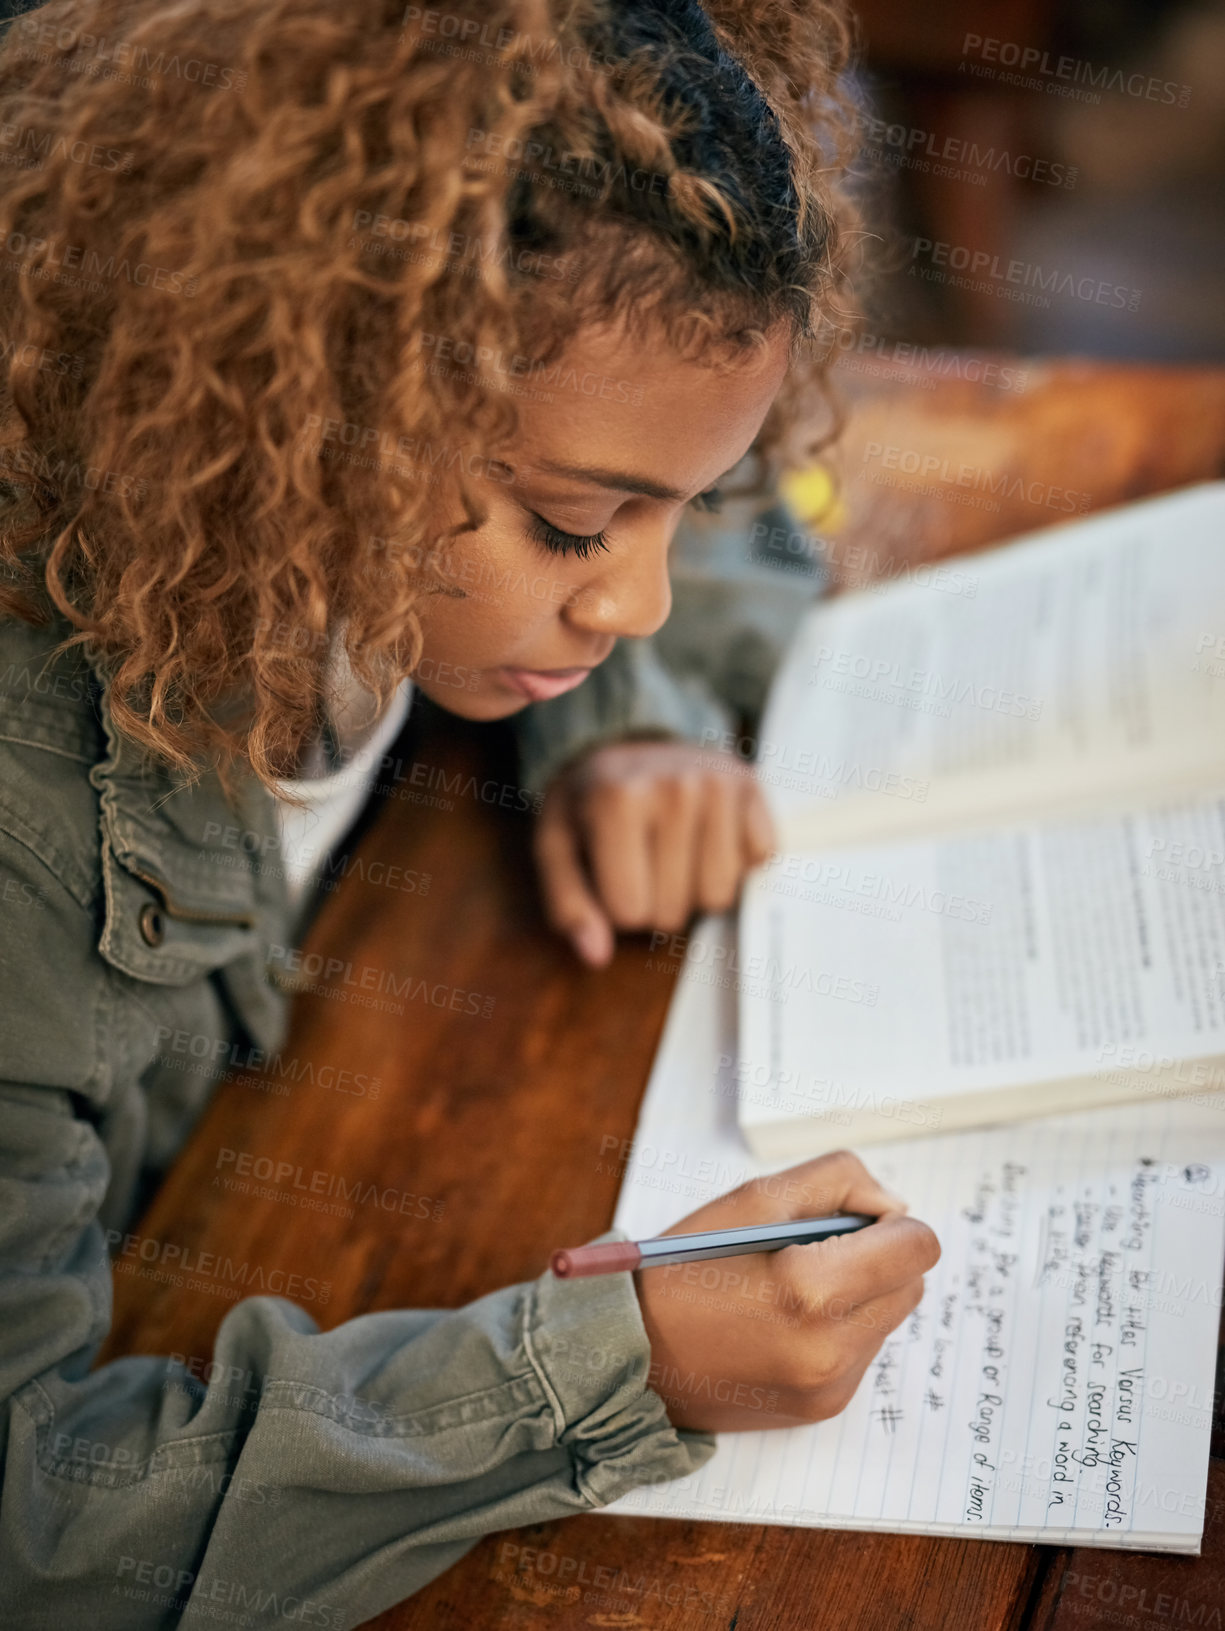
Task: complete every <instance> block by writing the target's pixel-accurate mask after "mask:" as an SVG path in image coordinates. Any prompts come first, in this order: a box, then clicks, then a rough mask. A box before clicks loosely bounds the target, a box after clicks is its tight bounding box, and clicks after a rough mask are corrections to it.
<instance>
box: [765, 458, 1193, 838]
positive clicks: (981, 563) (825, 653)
mask: <svg viewBox="0 0 1225 1631" xmlns="http://www.w3.org/2000/svg"><path fill="white" fill-rule="evenodd" d="M1223 535H1225V484H1220V483H1217V484H1213V485H1209V486H1203V487H1197V488H1192V489H1190V490H1188V491H1186V492H1183V493H1177V494H1174V495H1173V496H1170V497H1166V498H1160V499H1154V500H1149V501H1147V502H1145V503H1143V504H1136V505H1129V506H1127V507H1126V508H1123V509H1119V510H1116V511H1113V512H1109V513H1107V514H1104V515H1102V516H1099V517H1094V518H1092V519H1090V520H1087V521H1083V522H1078V523H1075V524H1072V525H1068V526H1060V527H1057V528H1054V529H1051V530H1049V531H1046V532H1042V533H1039V534H1036V535H1034V536H1032V537H1029V538H1025V539H1021V540H1018V541H1017V542H1015V543H1012V544H1007V545H1003V546H1001V547H999V548H996V549H992V550H989V551H985V552H983V553H981V554H977V555H966V556H958V557H955V558H954V559H952V560H950V561H947V562H940V563H937V564H936V565H935V566H933V567H931V568H929V569H926V570H925V571H924V572H923V573H920V574H916V575H915V578H914V581H905V580H902V581H893V582H890V583H887V584H885V585H883V586H881V588H880V589H879V590H875V591H874V590H871V589H870V590H866V591H861V592H859V593H857V594H854V595H848V596H847V597H846V598H845V599H842V600H834V601H832V602H828V603H822V604H819V605H818V606H816V607H815V608H814V609H813V610H812V611H811V612H810V613H809V614H808V616H807V617H806V618H805V620H804V623H803V624H802V625H801V627H800V630H799V632H798V634H797V635H796V637H795V639H794V641H793V642H792V645H791V648H790V650H789V652H788V655H787V657H786V659H785V660H784V662H783V664H782V666H781V668H780V670H779V673H778V675H777V676H776V679H775V682H774V685H773V687H772V689H771V693H770V699H769V702H768V704H767V707H766V711H765V716H764V718H763V721H762V727H761V736H760V741H759V743H758V751H757V754H756V758H757V762H758V774H759V776H760V777H761V780H762V783H763V786H764V788H765V791H766V793H767V796H768V798H769V799H770V801H771V805H772V807H773V809H774V812H775V814H776V816H777V818H778V821H779V824H780V828H781V832H782V847H783V848H787V849H804V848H821V847H826V846H828V845H831V844H842V843H860V842H864V841H866V840H868V839H871V838H874V837H877V836H886V835H893V834H896V835H904V834H916V833H920V832H933V831H939V830H944V829H946V828H948V827H951V826H957V825H966V824H973V823H976V822H979V821H982V820H985V819H989V818H992V817H995V818H997V819H998V818H1000V817H1001V816H1003V817H1005V818H1008V817H1012V816H1015V815H1016V814H1017V813H1029V814H1035V815H1036V814H1042V813H1047V812H1052V811H1056V810H1074V809H1081V808H1088V807H1094V806H1097V805H1100V804H1102V803H1104V802H1106V801H1109V800H1111V799H1118V798H1120V797H1122V796H1126V795H1131V794H1133V793H1134V792H1135V791H1136V790H1137V789H1141V788H1144V787H1148V788H1150V789H1151V788H1160V789H1162V790H1163V791H1166V792H1169V793H1176V792H1179V791H1183V792H1186V791H1192V790H1194V789H1195V788H1197V787H1202V786H1204V785H1208V784H1210V783H1212V782H1214V781H1219V780H1222V779H1225V549H1223V548H1222V546H1221V539H1222V536H1223Z"/></svg>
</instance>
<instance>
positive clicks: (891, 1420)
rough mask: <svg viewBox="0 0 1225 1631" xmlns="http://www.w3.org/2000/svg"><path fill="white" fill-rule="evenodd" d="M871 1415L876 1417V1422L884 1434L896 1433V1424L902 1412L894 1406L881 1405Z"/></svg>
mask: <svg viewBox="0 0 1225 1631" xmlns="http://www.w3.org/2000/svg"><path fill="white" fill-rule="evenodd" d="M872 1414H873V1415H874V1416H875V1417H876V1419H877V1421H879V1422H880V1424H881V1426H882V1427H883V1428H884V1429H885V1431H886V1433H896V1432H897V1424H898V1422H900V1421H901V1419H902V1412H901V1411H900V1410H899V1409H898V1407H897V1406H896V1405H892V1404H886V1405H882V1406H881V1408H880V1409H879V1410H874V1411H873V1412H872Z"/></svg>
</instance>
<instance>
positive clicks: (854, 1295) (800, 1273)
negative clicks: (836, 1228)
mask: <svg viewBox="0 0 1225 1631" xmlns="http://www.w3.org/2000/svg"><path fill="white" fill-rule="evenodd" d="M939 1260H940V1242H939V1241H938V1240H937V1239H936V1236H935V1235H934V1233H933V1232H932V1231H931V1229H929V1228H928V1226H927V1224H925V1223H921V1222H920V1221H919V1219H918V1218H909V1217H905V1216H903V1214H902V1213H900V1212H888V1213H886V1214H885V1216H884V1217H883V1218H881V1219H879V1221H878V1222H876V1223H873V1224H869V1226H868V1227H867V1228H866V1229H858V1230H856V1232H855V1233H854V1234H850V1235H833V1236H831V1237H830V1239H828V1240H818V1241H814V1242H813V1243H812V1244H811V1245H808V1246H788V1247H786V1248H785V1249H784V1250H783V1251H781V1252H779V1253H778V1268H779V1275H780V1278H782V1279H784V1280H786V1281H787V1282H788V1283H789V1284H790V1285H791V1286H792V1287H793V1288H795V1290H796V1291H797V1292H798V1294H799V1295H800V1296H801V1297H802V1298H803V1299H804V1301H805V1302H806V1303H808V1302H811V1303H813V1305H814V1306H816V1307H817V1308H818V1312H819V1311H820V1306H821V1305H823V1306H825V1307H827V1308H830V1309H836V1308H838V1307H843V1308H855V1307H858V1306H860V1305H861V1304H863V1303H870V1302H873V1301H875V1300H876V1299H877V1298H880V1297H885V1296H888V1295H889V1294H890V1293H891V1292H894V1291H897V1290H899V1289H900V1288H901V1287H902V1286H904V1285H905V1284H906V1283H907V1282H908V1281H910V1280H914V1279H917V1278H918V1277H919V1276H920V1275H923V1274H926V1273H927V1272H928V1270H929V1269H932V1268H934V1267H935V1266H936V1264H937V1262H939Z"/></svg>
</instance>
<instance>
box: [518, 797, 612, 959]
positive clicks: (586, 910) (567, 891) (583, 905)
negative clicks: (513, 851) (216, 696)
mask: <svg viewBox="0 0 1225 1631" xmlns="http://www.w3.org/2000/svg"><path fill="white" fill-rule="evenodd" d="M533 841H534V847H535V853H536V866H537V869H538V871H539V873H540V885H541V890H542V893H543V895H544V905H545V914H546V916H547V917H548V920H549V922H550V923H551V924H552V925H553V927H554V928H555V929H556V930H557V931H558V932H559V933H560V934H564V935H565V936H566V938H567V939H568V940H569V941H570V942H571V944H572V945H573V946H574V948H575V950H576V951H577V952H578V954H579V956H580V957H581V958H582V959H583V961H584V962H586V963H591V964H592V965H594V966H595V967H600V966H602V965H603V964H605V963H607V962H608V960H609V958H610V957H611V956H612V953H613V930H612V924H611V923H610V922H609V921H608V917H607V914H606V913H605V912H604V910H603V908H602V907H601V905H600V903H599V901H598V900H597V899H596V896H595V894H594V893H593V891H592V889H591V886H590V885H589V883H588V881H587V874H586V871H585V870H584V867H583V860H582V855H581V853H580V851H579V841H578V834H577V832H576V831H575V829H574V826H573V824H572V822H571V819H570V814H569V809H568V806H567V803H566V801H565V800H564V799H562V798H556V799H553V800H547V799H546V801H545V805H544V808H543V809H542V810H541V812H540V818H539V820H538V821H537V823H536V831H535V834H534V840H533Z"/></svg>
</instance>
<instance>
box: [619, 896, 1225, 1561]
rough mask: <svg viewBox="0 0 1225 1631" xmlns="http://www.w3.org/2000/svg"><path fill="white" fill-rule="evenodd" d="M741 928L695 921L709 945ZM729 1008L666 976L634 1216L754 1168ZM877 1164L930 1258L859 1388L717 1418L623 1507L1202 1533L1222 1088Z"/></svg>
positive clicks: (1022, 1534)
mask: <svg viewBox="0 0 1225 1631" xmlns="http://www.w3.org/2000/svg"><path fill="white" fill-rule="evenodd" d="M731 933H732V930H731V926H730V924H729V923H728V922H727V921H726V920H724V919H708V920H706V921H705V922H704V923H703V924H702V925H701V926H700V928H699V930H698V935H699V936H700V937H703V939H704V941H705V944H706V947H707V949H708V950H711V949H713V948H714V947H715V946H717V945H718V944H720V943H724V944H730V936H731ZM690 961H691V963H692V965H693V967H694V968H695V969H700V968H701V967H702V966H710V965H711V963H712V961H715V960H714V959H712V958H711V957H709V956H707V957H705V958H698V957H695V958H692V959H691V960H690ZM735 1010H736V993H735V991H734V989H726V988H721V987H720V986H718V985H717V984H715V983H702V982H701V981H700V980H699V979H697V978H690V977H689V976H685V977H683V978H682V982H681V985H680V987H679V989H678V991H677V993H676V997H675V999H674V1002H673V1006H672V1010H671V1013H670V1015H669V1021H668V1027H667V1029H666V1031H665V1034H664V1039H663V1042H662V1044H661V1048H660V1051H659V1054H658V1056H657V1059H656V1065H655V1070H654V1073H653V1075H652V1079H651V1084H650V1087H649V1089H648V1093H647V1097H646V1099H645V1101H644V1104H643V1110H642V1115H641V1118H640V1121H639V1126H638V1134H637V1141H636V1145H635V1151H634V1152H633V1153H632V1154H631V1155H630V1157H629V1159H628V1161H627V1163H626V1173H625V1182H624V1186H623V1189H622V1194H621V1198H620V1202H619V1205H618V1209H617V1215H616V1223H617V1227H618V1228H620V1229H623V1230H625V1232H626V1233H627V1234H629V1235H631V1236H643V1235H648V1234H651V1233H654V1232H656V1231H657V1230H659V1229H661V1228H663V1227H665V1226H666V1225H667V1224H669V1223H672V1222H674V1221H675V1220H676V1219H677V1218H678V1217H680V1216H683V1215H684V1214H685V1213H686V1212H688V1211H691V1210H693V1208H694V1207H696V1206H698V1205H700V1204H702V1202H703V1201H704V1200H705V1199H707V1198H709V1195H708V1194H707V1193H706V1192H705V1189H706V1187H707V1186H706V1185H705V1184H704V1181H703V1179H702V1178H701V1177H700V1176H698V1175H700V1174H707V1173H710V1174H713V1173H721V1174H726V1173H729V1172H730V1173H733V1174H734V1173H736V1172H737V1170H739V1172H740V1173H741V1174H745V1173H750V1172H754V1171H763V1172H764V1171H768V1170H770V1169H766V1168H757V1167H756V1166H755V1165H754V1164H753V1162H752V1160H751V1158H750V1157H749V1155H748V1152H747V1150H746V1148H745V1146H744V1145H743V1143H742V1142H741V1141H740V1138H739V1134H738V1132H737V1130H736V1127H735V1118H734V1103H733V1101H732V1100H731V1098H730V1096H729V1093H728V1082H729V1080H730V1081H732V1082H733V1083H734V1081H735V1053H736V1050H735V1036H734V1029H735ZM647 1151H650V1152H651V1160H650V1162H649V1163H646V1162H644V1160H642V1159H640V1158H639V1157H640V1156H642V1155H645V1153H646V1152H647ZM669 1156H671V1157H672V1159H671V1160H669V1159H668V1157H669ZM870 1165H871V1166H872V1168H873V1170H874V1171H875V1172H876V1173H877V1174H878V1176H879V1177H881V1178H882V1180H883V1181H884V1182H885V1183H886V1184H888V1185H889V1186H890V1187H892V1188H894V1189H896V1190H898V1191H900V1193H902V1194H903V1195H905V1196H906V1198H907V1199H908V1200H909V1202H910V1204H911V1209H912V1211H913V1212H915V1213H916V1215H918V1216H920V1217H923V1218H924V1219H926V1220H927V1221H928V1222H929V1223H931V1224H932V1226H933V1227H934V1228H935V1229H936V1232H937V1234H938V1235H939V1237H940V1240H941V1245H942V1247H943V1255H942V1258H941V1261H940V1263H939V1264H938V1265H937V1267H936V1268H935V1270H933V1272H932V1273H931V1274H930V1275H929V1276H928V1279H927V1290H926V1294H925V1296H924V1299H923V1302H922V1303H921V1304H920V1306H919V1308H918V1309H916V1310H915V1312H914V1314H913V1315H912V1316H911V1317H910V1318H909V1319H908V1320H907V1321H906V1322H905V1323H904V1324H903V1325H902V1326H901V1327H899V1329H898V1330H897V1331H895V1332H894V1333H893V1334H892V1335H891V1336H890V1337H889V1338H888V1340H887V1341H886V1342H885V1344H884V1345H883V1347H882V1348H881V1350H880V1352H879V1353H878V1355H877V1357H876V1359H875V1360H874V1362H873V1364H872V1365H871V1366H870V1367H869V1370H868V1372H867V1373H866V1375H865V1377H864V1379H863V1382H862V1383H861V1385H860V1387H859V1390H858V1391H857V1393H856V1395H855V1397H854V1399H853V1400H852V1401H851V1404H850V1405H849V1406H848V1408H847V1409H846V1410H845V1411H844V1412H843V1414H842V1415H841V1416H839V1417H837V1418H835V1419H834V1420H832V1421H829V1422H823V1423H820V1424H818V1425H817V1426H815V1427H807V1428H797V1429H790V1430H781V1431H778V1430H776V1431H763V1432H754V1433H741V1434H728V1435H725V1436H724V1437H722V1438H721V1439H720V1443H719V1449H718V1451H717V1453H716V1455H715V1457H714V1458H713V1459H712V1460H711V1461H710V1462H709V1463H708V1464H707V1465H706V1466H705V1467H704V1468H702V1469H701V1470H700V1471H699V1472H698V1473H697V1474H695V1475H694V1476H693V1477H692V1478H689V1479H685V1480H681V1481H678V1482H676V1483H672V1484H665V1485H661V1486H659V1487H657V1488H654V1489H643V1490H638V1491H635V1492H634V1493H633V1494H631V1495H630V1496H627V1497H626V1498H625V1499H624V1500H622V1501H621V1502H619V1503H618V1504H617V1507H616V1510H619V1511H626V1512H644V1513H645V1512H649V1513H656V1514H659V1515H671V1516H676V1517H702V1518H715V1519H717V1518H723V1519H727V1520H729V1521H740V1522H745V1521H757V1522H775V1523H789V1524H797V1525H813V1526H828V1527H836V1528H861V1529H888V1530H903V1531H914V1532H922V1533H931V1534H954V1533H955V1534H974V1535H980V1536H986V1537H991V1538H996V1539H1012V1540H1036V1539H1042V1540H1044V1541H1048V1542H1056V1541H1063V1540H1067V1541H1073V1542H1075V1543H1076V1544H1080V1545H1100V1546H1131V1547H1137V1548H1143V1549H1146V1550H1147V1549H1161V1550H1169V1551H1176V1552H1196V1551H1198V1549H1199V1541H1200V1536H1201V1533H1202V1529H1203V1517H1204V1496H1205V1488H1206V1480H1207V1465H1208V1448H1209V1435H1210V1427H1211V1402H1212V1387H1213V1370H1214V1363H1215V1356H1216V1340H1217V1325H1218V1320H1219V1316H1220V1309H1221V1269H1222V1252H1223V1247H1225V1094H1222V1095H1215V1096H1214V1095H1207V1094H1204V1095H1199V1096H1198V1097H1197V1100H1196V1101H1195V1102H1189V1101H1185V1100H1167V1099H1154V1101H1153V1102H1152V1103H1151V1104H1142V1105H1139V1106H1137V1107H1134V1108H1133V1107H1129V1108H1127V1109H1123V1110H1107V1111H1089V1112H1083V1113H1079V1114H1076V1115H1068V1116H1060V1117H1056V1118H1047V1119H1043V1120H1039V1121H1030V1122H1026V1123H1022V1124H1020V1125H1010V1126H1006V1127H1000V1128H983V1129H979V1130H975V1131H970V1132H964V1133H959V1134H955V1135H951V1136H945V1137H939V1138H923V1139H915V1140H912V1141H907V1142H905V1143H894V1144H890V1145H887V1146H884V1147H882V1148H881V1149H879V1150H873V1151H871V1152H870ZM775 1170H776V1169H775ZM684 1173H689V1174H693V1175H694V1176H693V1177H692V1178H691V1179H688V1180H685V1179H683V1177H682V1176H681V1175H682V1174H684ZM665 1174H669V1175H670V1179H669V1181H668V1182H664V1181H662V1179H663V1178H664V1176H665ZM780 1182H781V1181H780ZM712 1192H713V1186H712ZM705 1267H706V1268H707V1269H708V1270H711V1271H714V1272H716V1273H721V1272H723V1271H724V1270H725V1268H726V1265H707V1266H705ZM713 1294H715V1295H717V1294H718V1293H717V1288H714V1291H713ZM765 1419H766V1417H765V1415H764V1414H763V1421H764V1420H765Z"/></svg>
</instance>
